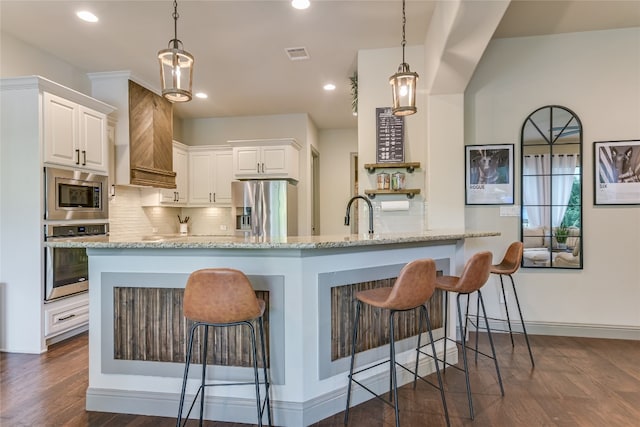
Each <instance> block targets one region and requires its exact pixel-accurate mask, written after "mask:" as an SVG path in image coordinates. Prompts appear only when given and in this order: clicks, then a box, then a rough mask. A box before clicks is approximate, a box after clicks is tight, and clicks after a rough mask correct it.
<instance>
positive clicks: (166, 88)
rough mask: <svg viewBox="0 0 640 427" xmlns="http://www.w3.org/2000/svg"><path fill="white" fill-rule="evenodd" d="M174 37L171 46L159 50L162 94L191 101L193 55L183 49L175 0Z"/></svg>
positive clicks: (170, 97)
mask: <svg viewBox="0 0 640 427" xmlns="http://www.w3.org/2000/svg"><path fill="white" fill-rule="evenodd" d="M173 7H174V11H173V23H174V38H173V39H172V40H170V41H169V47H168V48H167V49H163V50H161V51H160V52H158V61H159V62H160V82H161V83H162V96H164V97H165V98H167V99H168V100H169V101H172V102H186V101H191V86H192V82H193V56H192V55H191V54H190V53H189V52H187V51H185V50H183V49H182V42H181V41H180V40H178V17H179V15H178V3H177V2H175V1H174V2H173Z"/></svg>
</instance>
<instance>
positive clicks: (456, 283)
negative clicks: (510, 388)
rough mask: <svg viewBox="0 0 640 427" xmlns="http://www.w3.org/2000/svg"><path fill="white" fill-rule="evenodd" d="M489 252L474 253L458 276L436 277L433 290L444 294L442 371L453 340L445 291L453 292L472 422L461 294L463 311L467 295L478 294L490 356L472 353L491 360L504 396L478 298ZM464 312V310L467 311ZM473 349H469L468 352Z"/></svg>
mask: <svg viewBox="0 0 640 427" xmlns="http://www.w3.org/2000/svg"><path fill="white" fill-rule="evenodd" d="M491 259H492V255H491V252H488V251H485V252H478V253H476V254H474V255H473V256H471V257H470V258H469V260H468V261H467V262H466V263H465V266H464V269H463V270H462V274H461V275H460V277H458V276H439V277H438V278H436V289H440V290H442V291H444V295H445V297H444V298H445V303H444V304H445V305H444V307H445V308H444V330H445V337H444V360H443V362H444V368H443V369H446V368H447V341H453V342H456V343H457V341H456V340H452V339H451V338H448V337H447V336H446V333H447V321H448V317H449V316H448V312H449V292H454V293H457V297H456V301H457V306H458V322H459V324H460V328H461V333H462V335H461V336H462V339H461V340H460V345H461V347H462V361H463V366H464V369H461V370H463V371H464V376H465V382H466V387H467V399H468V401H469V416H470V417H471V419H473V417H474V414H473V400H472V398H471V384H470V382H469V363H468V361H467V346H466V344H465V339H466V335H467V323H466V321H465V322H464V323H463V322H462V319H463V317H462V310H461V308H460V297H461V296H463V295H466V296H467V301H466V306H467V310H468V307H469V296H470V295H471V294H472V293H474V292H476V293H477V294H478V301H479V303H480V304H481V305H482V313H483V317H484V321H485V325H486V328H487V335H489V343H490V344H491V352H492V356H491V355H488V354H485V353H482V352H480V351H477V350H476V354H478V353H480V354H482V355H484V356H487V357H489V358H490V359H493V361H494V364H495V366H496V374H497V375H498V383H499V384H500V393H501V394H502V395H503V396H504V388H503V386H502V376H501V375H500V368H499V367H498V358H497V357H496V350H495V347H494V345H493V338H492V337H491V329H490V328H489V321H488V318H487V313H486V311H485V307H484V300H483V299H482V292H481V291H480V289H481V288H482V287H483V286H484V284H485V283H486V282H487V279H488V278H489V274H490V271H491ZM467 313H468V311H467ZM467 317H468V316H467V315H465V317H464V319H465V320H466V319H467ZM472 350H473V349H472ZM449 366H451V367H453V368H456V369H460V368H459V367H458V366H456V365H452V364H449Z"/></svg>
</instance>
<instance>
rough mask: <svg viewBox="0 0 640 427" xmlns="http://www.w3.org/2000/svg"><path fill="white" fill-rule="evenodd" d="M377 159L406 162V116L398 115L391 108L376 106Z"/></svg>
mask: <svg viewBox="0 0 640 427" xmlns="http://www.w3.org/2000/svg"><path fill="white" fill-rule="evenodd" d="M376 161H377V162H378V163H400V162H404V117H396V116H394V115H393V114H392V112H391V108H389V107H382V108H376Z"/></svg>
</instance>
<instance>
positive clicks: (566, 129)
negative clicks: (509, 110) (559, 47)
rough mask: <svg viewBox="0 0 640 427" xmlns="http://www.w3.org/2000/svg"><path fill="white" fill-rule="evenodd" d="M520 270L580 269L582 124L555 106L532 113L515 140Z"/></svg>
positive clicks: (570, 112)
mask: <svg viewBox="0 0 640 427" xmlns="http://www.w3.org/2000/svg"><path fill="white" fill-rule="evenodd" d="M520 142H521V153H522V168H521V171H522V172H521V173H522V180H521V184H522V185H521V198H520V200H521V203H522V212H521V218H522V223H521V232H520V236H521V239H522V242H523V244H524V254H523V257H522V266H523V267H533V268H574V269H580V268H582V247H583V244H582V234H583V233H582V124H581V123H580V119H579V118H578V116H576V114H575V113H574V112H573V111H571V110H569V109H567V108H565V107H561V106H558V105H548V106H545V107H542V108H539V109H537V110H536V111H534V112H533V113H531V114H530V115H529V117H527V119H526V120H525V121H524V124H523V125H522V134H521V140H520Z"/></svg>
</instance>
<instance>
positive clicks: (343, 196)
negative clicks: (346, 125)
mask: <svg viewBox="0 0 640 427" xmlns="http://www.w3.org/2000/svg"><path fill="white" fill-rule="evenodd" d="M319 141H320V144H319V145H320V150H319V151H320V230H321V232H322V234H349V227H348V226H345V225H344V212H345V209H346V206H347V201H348V200H349V198H350V197H351V181H350V171H351V163H350V161H351V153H357V152H358V130H357V129H327V130H321V131H320V133H319Z"/></svg>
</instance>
